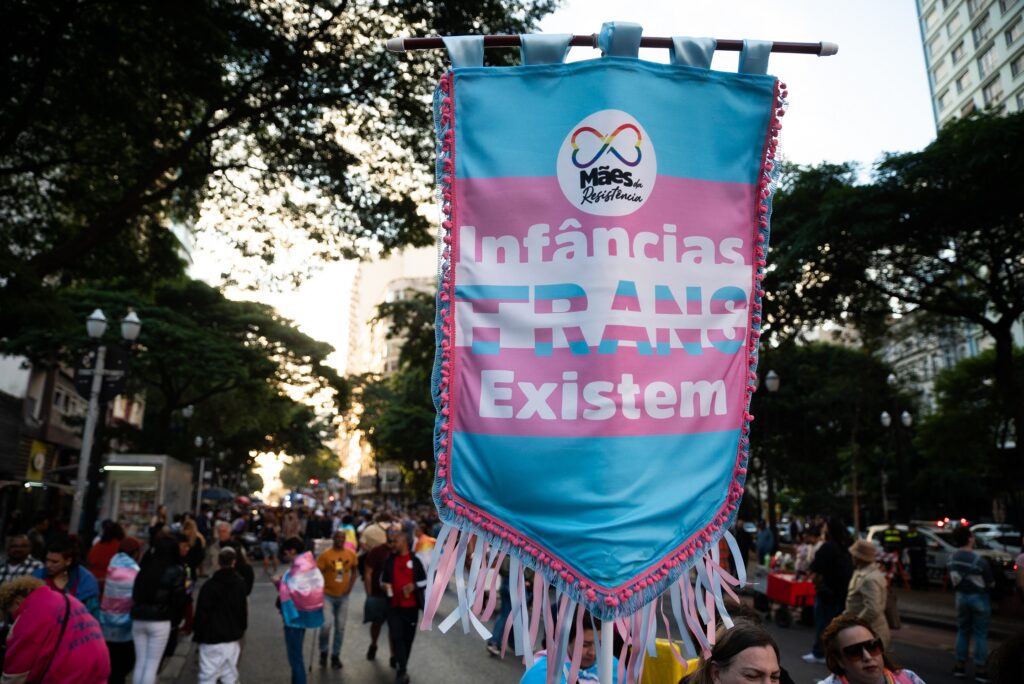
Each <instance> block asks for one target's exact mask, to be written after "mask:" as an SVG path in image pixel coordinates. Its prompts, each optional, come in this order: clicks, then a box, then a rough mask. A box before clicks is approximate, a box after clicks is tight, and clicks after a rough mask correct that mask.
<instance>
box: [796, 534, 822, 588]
mask: <svg viewBox="0 0 1024 684" xmlns="http://www.w3.org/2000/svg"><path fill="white" fill-rule="evenodd" d="M800 537H801V538H800V543H799V544H798V545H797V547H796V557H795V558H794V561H793V569H794V570H796V574H797V576H799V577H802V576H804V575H806V574H807V573H809V572H810V571H811V562H812V561H813V560H814V554H815V552H816V551H817V549H818V534H817V531H816V530H814V528H811V527H808V528H807V529H805V530H804V531H803V532H801V533H800Z"/></svg>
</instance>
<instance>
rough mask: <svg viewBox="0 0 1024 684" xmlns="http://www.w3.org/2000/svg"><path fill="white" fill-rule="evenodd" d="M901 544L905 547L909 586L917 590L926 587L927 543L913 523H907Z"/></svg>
mask: <svg viewBox="0 0 1024 684" xmlns="http://www.w3.org/2000/svg"><path fill="white" fill-rule="evenodd" d="M903 545H904V547H905V548H906V549H907V563H908V564H909V565H910V586H911V587H912V588H914V589H918V590H924V589H927V588H928V554H927V550H928V544H927V542H926V541H925V538H924V535H922V534H921V533H920V532H918V530H917V525H915V524H914V523H910V524H909V525H907V533H906V534H905V535H904V536H903Z"/></svg>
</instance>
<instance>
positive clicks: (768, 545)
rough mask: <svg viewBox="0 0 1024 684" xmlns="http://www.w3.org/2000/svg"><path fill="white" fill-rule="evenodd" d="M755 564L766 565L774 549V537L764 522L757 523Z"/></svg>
mask: <svg viewBox="0 0 1024 684" xmlns="http://www.w3.org/2000/svg"><path fill="white" fill-rule="evenodd" d="M755 545H756V547H757V562H758V563H764V564H765V565H768V563H769V558H770V557H771V555H772V551H773V550H774V549H775V535H774V534H773V533H772V529H771V528H770V527H768V525H767V524H766V523H765V521H764V520H758V521H757V542H756V544H755Z"/></svg>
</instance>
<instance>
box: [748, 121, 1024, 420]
mask: <svg viewBox="0 0 1024 684" xmlns="http://www.w3.org/2000/svg"><path fill="white" fill-rule="evenodd" d="M854 171H855V170H854V169H853V168H852V167H850V166H849V165H839V166H836V165H828V164H826V165H821V166H818V167H814V168H804V169H797V170H796V171H795V172H793V173H791V175H790V176H789V178H788V180H786V181H785V183H784V185H783V191H782V192H781V193H780V195H779V197H778V199H777V202H776V214H775V216H776V218H775V221H774V227H773V231H774V235H773V245H772V253H771V261H772V262H773V263H774V267H773V270H772V273H771V274H770V275H769V277H768V279H767V280H766V290H767V291H768V292H769V293H773V294H771V295H770V296H769V302H768V304H767V308H766V314H767V317H768V321H769V325H770V328H771V330H772V334H773V335H775V336H776V337H780V336H781V337H785V336H787V335H789V334H792V333H793V332H794V331H796V330H798V329H799V328H800V327H801V326H803V325H805V324H807V323H814V322H820V321H823V320H829V319H832V320H837V319H845V320H848V321H851V322H855V323H857V324H859V325H860V326H861V328H862V330H863V331H865V332H867V333H871V332H872V331H873V330H877V329H878V328H879V326H880V325H881V324H882V322H883V321H884V318H885V316H887V315H890V314H891V313H892V312H893V310H894V309H895V310H896V311H902V312H907V311H912V310H916V311H920V312H923V313H926V314H930V315H932V316H937V317H941V318H944V319H946V320H948V321H960V322H967V323H970V324H974V325H977V326H980V327H981V328H983V329H984V330H985V331H986V332H987V333H989V334H990V335H991V336H992V337H993V339H994V340H995V343H996V363H997V367H998V369H999V372H998V373H997V376H996V382H997V386H998V387H999V389H1000V397H1001V400H1002V402H1003V404H1004V407H1005V408H1004V410H1005V411H1006V412H1007V413H1008V414H1009V415H1011V416H1013V417H1014V418H1015V420H1016V423H1017V425H1024V399H1022V398H1021V396H1020V392H1019V389H1018V388H1019V385H1018V384H1017V380H1016V378H1017V373H1016V372H1015V371H1014V360H1013V354H1012V346H1013V341H1012V336H1011V332H1010V331H1011V327H1012V326H1013V324H1014V323H1015V322H1016V321H1017V320H1019V319H1020V317H1021V314H1022V313H1024V212H1022V210H1021V202H1020V196H1019V195H1020V191H1019V188H1020V187H1022V186H1024V113H1017V114H1011V115H1009V116H1005V117H999V116H994V115H979V116H975V117H971V118H967V119H963V120H960V121H956V122H953V123H950V124H948V125H947V126H945V127H944V128H943V129H942V130H941V131H940V132H939V135H938V138H937V139H936V140H935V141H934V142H933V143H931V144H930V145H928V146H927V147H926V148H925V149H924V150H922V151H920V152H912V153H907V154H897V155H890V156H888V157H887V158H885V159H884V160H883V161H882V162H880V163H879V165H878V167H877V171H876V173H875V178H874V181H873V182H872V183H870V184H864V185H857V184H856V183H855V173H854ZM869 337H870V335H869Z"/></svg>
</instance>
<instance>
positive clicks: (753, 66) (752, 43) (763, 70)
mask: <svg viewBox="0 0 1024 684" xmlns="http://www.w3.org/2000/svg"><path fill="white" fill-rule="evenodd" d="M771 54H772V41H770V40H744V41H743V49H742V50H741V51H740V65H739V69H738V71H739V72H740V73H741V74H767V73H768V57H770V56H771Z"/></svg>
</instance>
